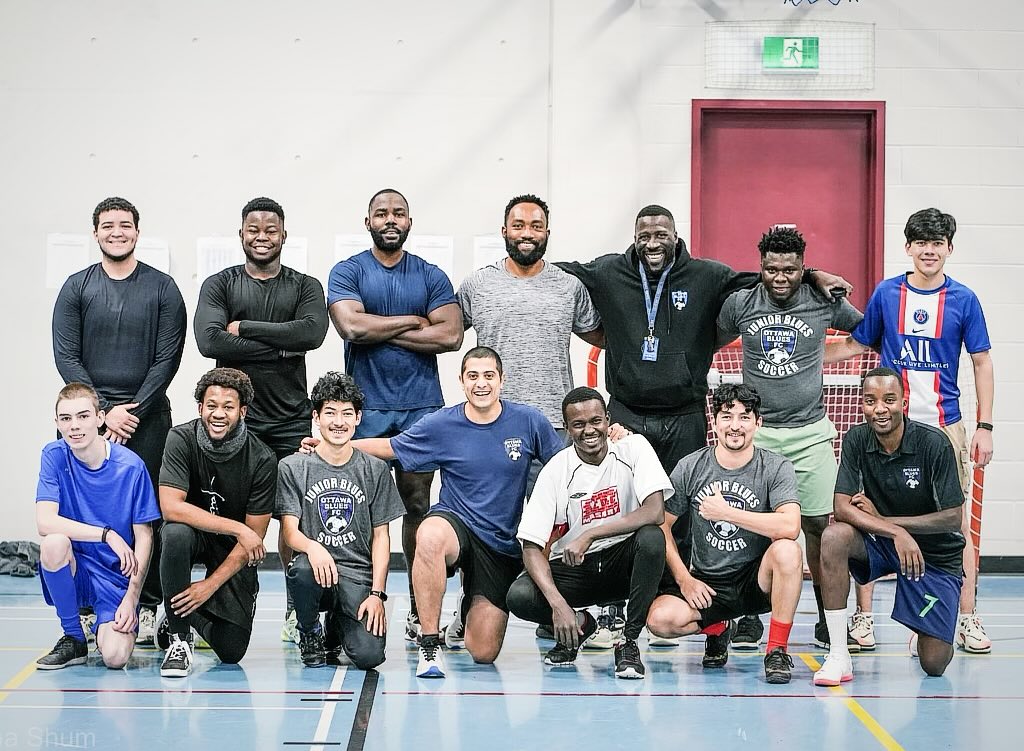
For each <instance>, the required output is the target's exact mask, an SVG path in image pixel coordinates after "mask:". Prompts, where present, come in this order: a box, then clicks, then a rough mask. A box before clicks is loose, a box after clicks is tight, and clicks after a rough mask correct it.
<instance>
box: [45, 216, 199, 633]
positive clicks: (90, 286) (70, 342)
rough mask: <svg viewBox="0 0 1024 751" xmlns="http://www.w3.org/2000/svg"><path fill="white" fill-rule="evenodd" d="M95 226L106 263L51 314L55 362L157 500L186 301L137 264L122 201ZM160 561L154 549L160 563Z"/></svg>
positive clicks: (134, 221)
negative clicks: (87, 394)
mask: <svg viewBox="0 0 1024 751" xmlns="http://www.w3.org/2000/svg"><path fill="white" fill-rule="evenodd" d="M92 224H93V237H94V238H96V242H97V243H98V244H99V247H100V253H101V254H102V259H101V260H100V262H99V263H97V264H94V265H92V266H90V267H88V268H87V269H85V270H83V271H79V272H78V273H77V274H73V275H72V276H70V277H69V278H68V280H67V281H66V282H65V283H64V286H63V288H61V291H60V294H59V295H58V296H57V303H56V305H55V306H54V309H53V357H54V360H55V361H56V363H57V370H58V371H59V372H60V375H61V377H62V378H63V379H64V382H65V383H72V382H78V383H84V384H87V385H89V386H92V387H93V388H95V389H96V392H97V393H98V394H99V399H100V405H99V408H100V410H102V411H103V414H104V425H103V436H104V437H105V438H107V439H108V440H110V441H111V442H113V443H119V444H122V445H124V446H126V447H127V448H129V449H131V450H132V451H134V452H135V453H136V454H138V455H139V457H141V459H142V461H143V462H145V464H146V470H147V471H148V472H149V477H150V480H151V482H152V484H153V489H154V493H155V492H156V487H157V483H158V482H159V477H160V460H161V459H162V457H163V453H164V443H165V441H166V440H167V432H168V431H169V430H170V429H171V403H170V401H169V400H168V399H167V387H168V386H170V384H171V381H172V380H173V379H174V375H175V373H177V372H178V366H179V365H180V364H181V353H182V350H183V349H184V347H185V328H186V318H185V301H184V300H182V298H181V292H180V291H179V290H178V286H177V285H176V284H175V283H174V279H172V278H171V277H170V276H168V275H167V274H165V273H163V272H162V271H158V270H157V269H154V268H153V267H152V266H149V265H147V264H145V263H142V262H141V261H139V260H138V259H137V258H136V257H135V244H136V243H137V242H138V239H139V211H138V209H136V208H135V206H133V205H132V204H131V203H129V202H128V201H126V200H125V199H124V198H117V197H113V198H107V199H104V200H103V201H101V202H100V203H99V205H97V206H96V209H95V210H94V211H93V215H92ZM155 524H156V525H157V526H159V519H157V521H156V522H155ZM158 537H159V535H154V539H155V538H158ZM159 555H160V550H159V545H157V547H156V549H155V550H154V551H153V557H154V559H155V560H159ZM156 569H157V567H156V566H152V567H150V572H149V575H148V576H147V577H146V581H145V584H144V586H143V588H142V593H141V595H140V597H139V601H140V605H141V610H140V612H139V633H138V643H139V644H152V643H153V630H154V627H155V624H156V609H157V606H159V604H160V601H161V597H162V594H161V591H160V575H159V572H158V571H157V570H156ZM86 619H89V623H91V622H92V621H94V620H95V617H94V616H86ZM83 620H85V619H83ZM86 636H91V634H90V633H87V634H86Z"/></svg>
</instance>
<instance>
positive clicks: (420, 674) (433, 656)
mask: <svg viewBox="0 0 1024 751" xmlns="http://www.w3.org/2000/svg"><path fill="white" fill-rule="evenodd" d="M419 651H420V661H419V663H418V664H417V665H416V677H417V678H444V657H442V656H441V645H440V644H438V645H436V646H433V647H424V646H423V645H422V644H421V645H420V647H419Z"/></svg>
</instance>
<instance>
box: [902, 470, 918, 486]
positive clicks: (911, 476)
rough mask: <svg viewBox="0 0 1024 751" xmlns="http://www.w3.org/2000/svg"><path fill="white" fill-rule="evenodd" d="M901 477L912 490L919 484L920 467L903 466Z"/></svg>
mask: <svg viewBox="0 0 1024 751" xmlns="http://www.w3.org/2000/svg"><path fill="white" fill-rule="evenodd" d="M903 478H904V479H905V480H906V481H907V487H908V488H910V489H911V490H913V489H914V488H916V487H917V486H918V485H920V484H921V468H920V467H904V468H903Z"/></svg>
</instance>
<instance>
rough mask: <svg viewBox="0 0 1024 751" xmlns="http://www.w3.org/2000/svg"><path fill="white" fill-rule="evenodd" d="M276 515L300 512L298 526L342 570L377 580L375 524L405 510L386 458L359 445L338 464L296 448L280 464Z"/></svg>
mask: <svg viewBox="0 0 1024 751" xmlns="http://www.w3.org/2000/svg"><path fill="white" fill-rule="evenodd" d="M275 513H276V515H277V516H286V515H287V516H297V517H299V530H300V531H301V532H302V534H304V535H305V536H306V537H308V538H309V539H310V540H315V541H316V542H318V543H320V544H321V545H323V546H324V547H325V548H326V549H327V550H328V551H329V552H330V554H331V555H332V556H334V561H335V563H337V564H338V574H339V575H341V576H343V577H345V578H346V579H348V580H350V581H354V582H355V583H357V584H371V583H372V582H373V567H372V560H371V557H370V545H371V542H372V538H373V528H374V527H377V526H379V525H381V524H387V523H388V522H390V521H391V520H392V519H397V518H398V517H400V516H401V515H402V514H404V513H405V506H404V505H403V504H402V499H401V497H400V496H399V495H398V488H396V487H395V481H394V480H393V479H391V472H390V470H389V469H388V465H387V463H386V462H384V461H381V460H380V459H377V458H375V457H372V456H369V455H368V454H364V453H363V452H362V451H360V450H358V449H355V450H354V451H353V453H352V458H351V459H349V460H348V462H347V463H346V464H343V465H342V466H340V467H335V466H334V465H333V464H328V463H327V462H325V461H324V460H323V459H321V458H320V456H319V455H318V454H316V453H315V452H314V453H312V454H292V455H291V456H286V457H285V458H284V459H282V460H281V463H280V464H279V465H278V470H277V505H276V507H275Z"/></svg>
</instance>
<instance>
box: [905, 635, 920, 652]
mask: <svg viewBox="0 0 1024 751" xmlns="http://www.w3.org/2000/svg"><path fill="white" fill-rule="evenodd" d="M907 649H909V650H910V656H911V657H917V656H918V655H917V634H916V633H914V632H913V631H911V632H910V641H909V642H908V643H907Z"/></svg>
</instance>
